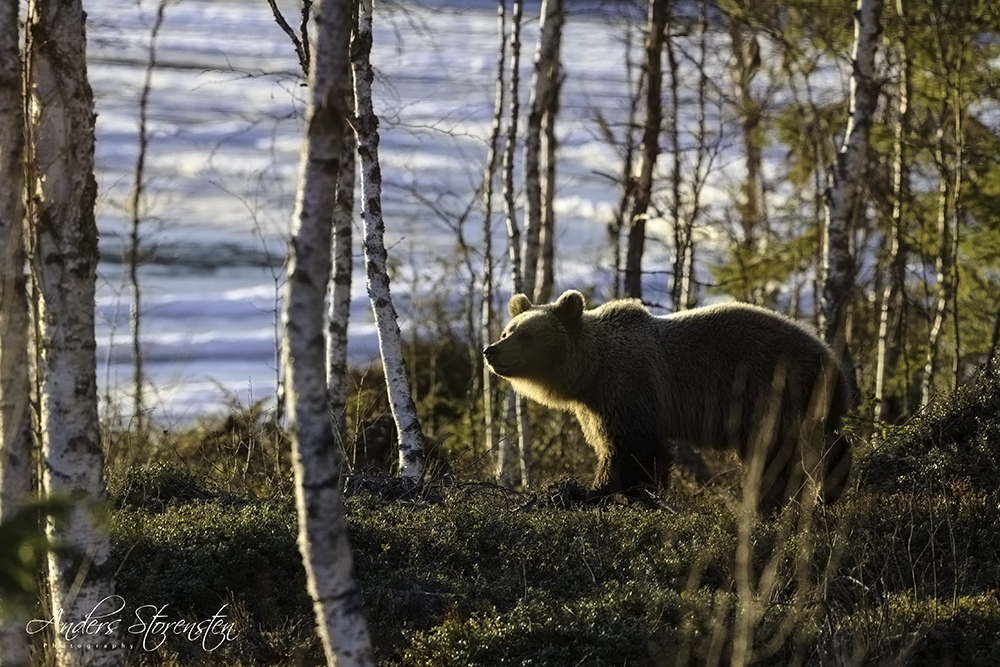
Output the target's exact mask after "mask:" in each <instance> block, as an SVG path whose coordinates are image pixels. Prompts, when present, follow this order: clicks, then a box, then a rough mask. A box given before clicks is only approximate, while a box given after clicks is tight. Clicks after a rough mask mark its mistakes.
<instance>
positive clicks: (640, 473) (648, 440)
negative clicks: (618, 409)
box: [580, 414, 673, 495]
mask: <svg viewBox="0 0 1000 667" xmlns="http://www.w3.org/2000/svg"><path fill="white" fill-rule="evenodd" d="M580 423H581V426H583V429H584V434H585V436H586V438H587V442H589V443H590V444H591V445H592V446H593V447H594V451H595V453H596V454H597V470H596V472H595V474H594V488H595V489H596V490H598V491H599V492H601V493H605V494H609V493H625V494H630V495H636V494H639V493H641V492H642V491H643V489H655V488H657V487H658V486H659V485H660V484H661V482H662V481H664V480H665V479H666V475H667V473H668V472H669V470H670V466H671V465H672V464H673V459H672V455H671V452H670V448H669V447H668V446H667V441H666V439H665V438H663V437H661V436H660V435H659V434H658V433H657V432H656V430H655V429H653V428H650V427H649V426H648V425H644V424H643V423H642V421H641V419H639V418H638V416H637V415H630V416H626V415H621V414H619V415H617V416H616V418H612V419H607V418H601V417H600V416H598V415H594V414H589V415H587V416H586V417H584V418H581V419H580Z"/></svg>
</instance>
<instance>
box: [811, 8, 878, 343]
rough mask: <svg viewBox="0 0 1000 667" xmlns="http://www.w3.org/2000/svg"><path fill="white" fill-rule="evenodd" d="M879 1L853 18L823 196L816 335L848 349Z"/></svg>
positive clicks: (873, 99) (872, 110) (872, 108)
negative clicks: (847, 100)
mask: <svg viewBox="0 0 1000 667" xmlns="http://www.w3.org/2000/svg"><path fill="white" fill-rule="evenodd" d="M881 16H882V0H858V5H857V10H856V11H855V13H854V38H855V42H854V54H853V70H852V71H853V74H852V75H851V115H850V118H848V121H847V130H846V131H845V133H844V143H843V146H842V147H841V149H840V153H839V154H838V155H837V161H836V164H834V166H833V170H832V174H831V180H832V182H831V184H830V186H829V188H828V189H827V191H826V220H825V224H824V226H823V264H822V267H821V268H822V271H821V278H822V279H821V281H820V283H821V284H822V286H823V292H822V295H821V300H820V309H821V312H820V330H821V331H823V333H824V336H825V338H826V340H827V342H828V343H830V344H838V345H844V344H846V335H847V332H846V318H847V308H848V303H849V300H850V294H851V288H852V286H853V284H854V258H853V255H852V251H851V230H852V228H853V226H852V224H851V220H852V217H853V216H854V212H855V209H856V208H857V202H858V191H859V190H860V188H859V183H860V181H861V179H862V178H863V177H864V173H865V163H866V159H867V155H868V142H869V137H870V134H871V125H872V116H873V114H874V113H875V106H876V104H877V103H878V90H879V80H878V77H877V75H876V72H875V51H876V49H877V48H878V41H879V33H880V32H881V26H880V23H879V21H880V18H881Z"/></svg>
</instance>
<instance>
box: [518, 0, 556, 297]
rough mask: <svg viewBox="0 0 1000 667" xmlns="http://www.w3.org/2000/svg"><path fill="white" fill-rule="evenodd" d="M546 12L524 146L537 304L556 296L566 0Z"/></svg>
mask: <svg viewBox="0 0 1000 667" xmlns="http://www.w3.org/2000/svg"><path fill="white" fill-rule="evenodd" d="M541 16H542V18H541V23H540V25H539V28H538V48H537V51H536V53H535V66H534V68H535V71H534V75H533V81H532V86H531V99H530V100H529V103H528V119H527V128H526V130H525V148H524V190H525V199H526V201H527V211H526V215H525V221H524V250H523V261H524V275H523V278H522V279H523V286H522V288H523V291H524V292H525V293H527V294H528V295H529V296H531V298H532V299H533V300H534V301H535V302H536V303H546V302H547V301H548V300H549V297H550V296H551V295H552V252H553V247H554V245H553V243H552V235H553V233H554V229H555V228H554V220H553V219H552V216H553V207H552V197H553V194H554V184H553V181H554V180H555V164H554V157H555V146H554V143H555V132H554V127H555V116H556V110H557V108H558V98H559V76H560V74H559V50H560V44H561V41H562V23H563V8H562V0H544V1H543V2H542V9H541ZM543 143H544V144H545V146H546V149H547V150H545V151H543V150H542V146H543ZM543 158H544V167H543V165H542V163H543ZM543 237H544V238H543ZM543 246H544V250H543Z"/></svg>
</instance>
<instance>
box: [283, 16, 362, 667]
mask: <svg viewBox="0 0 1000 667" xmlns="http://www.w3.org/2000/svg"><path fill="white" fill-rule="evenodd" d="M351 18H352V12H351V0H323V2H321V3H320V4H319V6H318V7H317V8H316V24H317V30H316V33H317V48H316V53H315V57H314V59H313V62H312V65H311V66H312V71H311V73H310V86H311V99H310V105H309V110H308V115H307V118H306V140H305V142H304V145H303V151H302V157H301V166H300V169H299V190H298V196H297V198H296V204H295V214H294V216H293V219H292V237H291V239H290V242H289V246H288V283H287V287H286V294H285V300H284V310H283V313H282V319H283V323H284V331H285V334H284V344H283V346H282V367H283V368H284V372H285V393H286V401H287V405H288V419H289V424H290V432H291V438H292V465H293V469H294V474H295V490H296V494H295V495H296V506H297V510H298V517H299V537H298V542H299V551H300V552H301V554H302V561H303V564H304V565H305V570H306V580H307V585H308V588H309V594H310V595H311V596H312V599H313V610H314V613H315V615H316V624H317V628H318V630H319V635H320V638H321V639H322V641H323V647H324V649H325V651H326V657H327V663H328V664H330V665H333V664H338V665H374V664H375V662H374V657H373V654H372V650H371V641H370V638H369V635H368V627H367V625H366V623H365V620H364V617H363V615H362V613H361V593H360V591H359V590H358V588H357V584H356V583H355V580H354V573H353V563H352V556H351V546H350V540H349V537H348V533H347V520H346V518H345V516H344V508H343V502H342V498H341V493H340V471H339V461H338V448H337V442H336V438H335V437H334V430H333V422H332V420H331V418H330V412H329V405H328V402H327V384H326V363H327V359H326V350H325V346H324V344H323V343H324V321H323V314H324V310H323V302H324V298H325V294H326V288H327V283H328V281H329V278H330V243H331V236H332V232H331V227H332V215H333V211H334V206H335V197H336V191H337V189H336V185H337V179H338V178H339V176H340V163H341V160H342V156H343V146H344V137H345V129H346V127H347V126H348V123H349V114H350V108H349V106H348V101H349V100H350V95H349V90H350V84H349V79H348V77H347V74H348V71H347V69H346V66H345V64H346V62H347V61H348V45H349V43H350V34H351Z"/></svg>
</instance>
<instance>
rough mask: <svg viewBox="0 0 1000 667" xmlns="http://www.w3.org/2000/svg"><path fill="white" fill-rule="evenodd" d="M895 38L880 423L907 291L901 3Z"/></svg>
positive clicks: (906, 113)
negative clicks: (897, 62)
mask: <svg viewBox="0 0 1000 667" xmlns="http://www.w3.org/2000/svg"><path fill="white" fill-rule="evenodd" d="M896 19H897V24H898V28H897V35H896V41H895V45H896V50H897V52H898V57H899V60H900V72H899V83H898V84H897V86H896V99H897V118H896V127H895V130H894V138H893V167H892V231H891V236H890V239H889V276H888V277H887V279H886V285H885V288H884V289H883V291H882V304H881V307H880V309H879V328H878V353H877V354H876V357H875V419H876V421H879V420H881V419H882V418H883V415H884V414H885V413H886V409H887V407H888V406H887V405H886V400H885V385H886V378H887V376H888V374H889V373H891V372H892V368H893V367H894V366H895V365H896V359H898V358H899V355H900V353H901V347H902V342H901V341H900V340H899V339H898V338H897V339H896V340H895V341H890V338H891V337H893V331H894V330H896V329H898V328H899V323H900V322H902V321H903V317H904V316H903V312H902V311H903V309H904V308H905V307H906V301H905V299H903V298H902V296H903V294H904V290H905V289H906V259H907V254H908V253H907V247H906V239H905V235H906V220H905V217H904V207H906V206H907V205H908V204H907V202H908V201H909V198H910V150H909V141H910V125H911V118H912V116H913V113H912V111H911V110H910V89H911V79H912V77H911V69H912V66H911V64H910V49H909V29H908V26H907V20H908V16H907V14H906V13H905V6H904V4H903V0H896Z"/></svg>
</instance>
